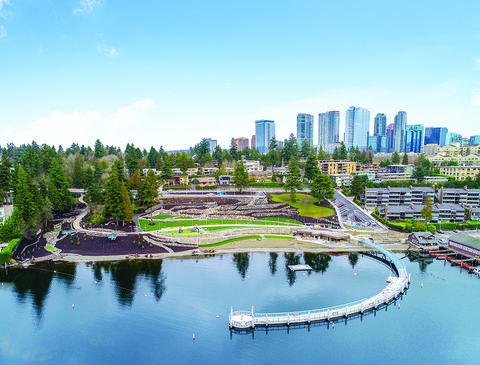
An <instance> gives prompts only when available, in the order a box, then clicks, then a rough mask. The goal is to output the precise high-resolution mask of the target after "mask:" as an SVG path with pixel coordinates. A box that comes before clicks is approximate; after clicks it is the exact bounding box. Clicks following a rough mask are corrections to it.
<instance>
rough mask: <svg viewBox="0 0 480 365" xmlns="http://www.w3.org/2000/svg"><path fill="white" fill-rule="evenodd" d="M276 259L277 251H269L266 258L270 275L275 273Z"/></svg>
mask: <svg viewBox="0 0 480 365" xmlns="http://www.w3.org/2000/svg"><path fill="white" fill-rule="evenodd" d="M277 259H278V253H276V252H270V259H269V260H268V267H269V268H270V273H271V274H272V275H275V273H276V272H277Z"/></svg>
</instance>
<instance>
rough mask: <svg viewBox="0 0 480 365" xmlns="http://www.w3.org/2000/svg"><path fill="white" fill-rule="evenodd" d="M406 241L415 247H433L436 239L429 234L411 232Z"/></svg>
mask: <svg viewBox="0 0 480 365" xmlns="http://www.w3.org/2000/svg"><path fill="white" fill-rule="evenodd" d="M408 241H409V242H411V243H413V244H414V245H417V246H435V245H436V244H437V237H435V235H434V234H433V233H430V232H413V233H410V235H409V236H408Z"/></svg>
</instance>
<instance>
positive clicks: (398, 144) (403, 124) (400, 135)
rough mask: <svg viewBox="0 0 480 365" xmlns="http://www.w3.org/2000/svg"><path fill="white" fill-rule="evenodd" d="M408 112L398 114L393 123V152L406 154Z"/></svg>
mask: <svg viewBox="0 0 480 365" xmlns="http://www.w3.org/2000/svg"><path fill="white" fill-rule="evenodd" d="M406 130H407V112H398V113H397V115H395V121H394V123H393V152H405V132H406Z"/></svg>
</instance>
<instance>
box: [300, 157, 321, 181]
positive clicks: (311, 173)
mask: <svg viewBox="0 0 480 365" xmlns="http://www.w3.org/2000/svg"><path fill="white" fill-rule="evenodd" d="M318 174H319V169H318V164H317V160H316V159H315V153H310V154H309V155H308V157H307V161H306V162H305V174H304V175H303V177H304V178H305V179H306V180H308V181H312V180H313V179H314V178H315V176H316V175H318Z"/></svg>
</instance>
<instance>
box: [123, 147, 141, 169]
mask: <svg viewBox="0 0 480 365" xmlns="http://www.w3.org/2000/svg"><path fill="white" fill-rule="evenodd" d="M139 151H140V150H139V149H138V150H137V149H136V148H135V146H134V145H133V144H132V145H129V146H128V147H127V150H126V151H125V165H127V169H128V174H129V175H130V176H132V175H133V173H134V172H135V170H138V168H139V162H138V160H139V159H141V158H142V152H141V151H140V152H139ZM139 156H140V157H139Z"/></svg>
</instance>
